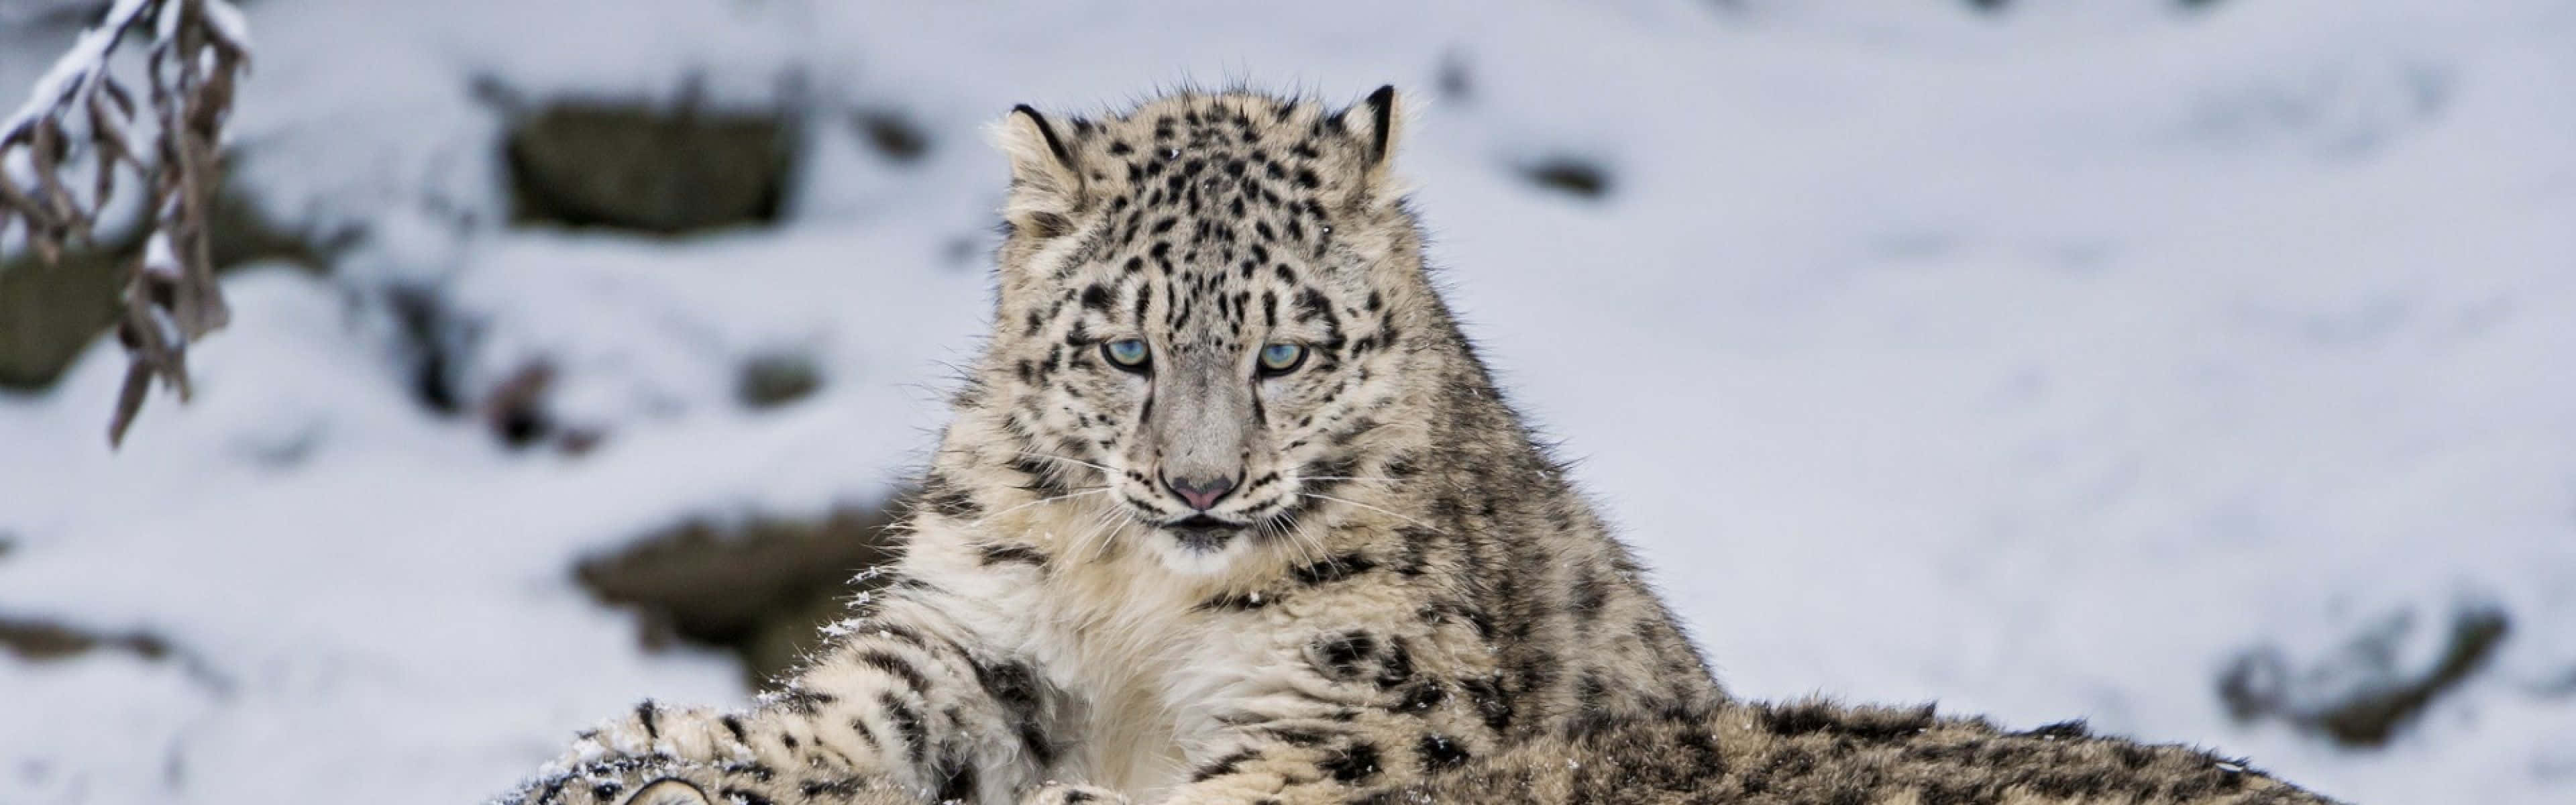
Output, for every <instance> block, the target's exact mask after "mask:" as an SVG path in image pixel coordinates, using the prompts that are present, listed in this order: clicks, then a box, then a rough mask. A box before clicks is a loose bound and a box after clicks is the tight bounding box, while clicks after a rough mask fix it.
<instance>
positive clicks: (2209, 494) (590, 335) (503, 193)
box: [0, 0, 2576, 805]
mask: <svg viewBox="0 0 2576 805" xmlns="http://www.w3.org/2000/svg"><path fill="white" fill-rule="evenodd" d="M105 5H106V4H105V3H103V2H96V1H95V0H0V90H5V94H0V98H6V100H5V103H7V104H8V105H10V106H14V105H15V104H16V103H17V102H18V99H20V98H23V97H24V95H23V94H22V93H23V92H24V91H25V88H26V87H28V86H29V85H30V84H31V83H32V82H33V81H34V80H35V79H36V77H37V76H38V75H40V74H41V73H43V72H44V70H45V69H46V67H47V65H48V64H50V63H51V62H52V61H53V59H54V56H55V54H58V53H60V52H62V50H63V49H64V48H65V47H66V46H67V45H68V44H69V43H70V42H71V40H72V38H73V37H74V36H75V35H76V34H77V33H78V31H79V29H80V27H81V26H82V25H83V24H85V23H86V22H88V21H90V20H92V19H95V18H96V17H97V15H98V13H99V12H100V10H101V9H102V8H103V7H104V6H105ZM241 6H242V7H243V9H244V10H245V11H246V12H247V14H248V17H249V22H250V28H251V35H252V39H253V47H252V72H251V73H250V75H249V77H248V79H247V82H246V83H245V84H244V85H243V86H242V88H241V93H240V100H239V106H238V108H237V114H236V116H235V118H234V120H233V124H232V126H231V129H230V134H229V140H228V142H227V143H226V145H227V150H226V158H227V160H228V166H229V173H228V176H227V182H226V184H225V186H224V187H223V188H222V191H221V193H220V202H221V203H220V205H219V208H218V209H219V214H218V216H217V222H216V232H215V236H214V237H215V245H216V247H217V249H218V254H217V262H219V263H220V264H221V265H222V267H223V270H224V273H223V275H222V276H223V278H224V279H223V282H224V287H225V288H226V292H227V294H228V295H229V296H230V299H231V302H232V305H233V313H234V315H233V323H232V325H231V326H230V327H229V328H228V329H225V330H223V331H221V332H219V333H217V334H215V335H214V336H212V337H211V338H209V339H208V340H206V341H205V342H204V343H203V344H201V345H200V346H199V347H198V348H197V349H196V350H195V351H194V353H193V354H192V355H191V368H192V369H193V370H194V374H195V377H196V381H197V388H196V395H195V398H194V399H193V400H192V401H191V402H189V403H187V404H185V405H181V404H178V403H177V401H176V400H174V399H168V398H163V399H159V400H156V401H155V402H154V403H153V405H152V406H151V407H150V408H148V409H147V410H146V411H145V412H144V413H143V416H142V419H141V421H140V423H139V424H138V425H137V426H136V428H135V430H134V432H133V433H132V434H131V435H130V436H129V437H128V439H127V443H126V445H125V447H124V448H123V449H122V450H121V451H116V452H111V451H110V450H108V449H107V447H106V444H105V439H104V430H105V426H106V423H107V419H108V414H109V411H110V409H111V408H112V402H113V399H114V396H115V393H116V387H117V384H118V382H119V380H120V379H121V376H122V373H123V371H124V358H123V356H122V355H121V354H120V352H119V350H118V348H117V346H116V344H115V343H114V339H113V338H101V337H100V336H101V334H102V333H104V332H105V331H106V330H107V329H108V327H109V325H110V323H111V321H112V320H113V317H114V316H115V315H116V309H117V308H116V301H115V292H116V286H115V277H114V275H113V273H112V272H109V271H107V270H105V269H104V268H102V267H103V266H108V265H112V264H113V263H112V261H115V260H119V259H125V257H124V256H125V255H130V254H132V252H133V250H134V249H135V248H136V245H135V243H134V242H133V239H132V238H131V237H126V238H125V239H123V240H120V239H119V236H118V235H117V234H116V233H115V232H114V231H109V232H106V233H103V234H102V235H101V237H100V238H99V239H98V240H99V242H98V244H97V245H96V246H94V247H91V248H87V249H82V250H77V251H75V252H74V253H73V254H71V255H70V256H69V257H68V258H67V265H66V266H65V267H58V268H46V267H42V266H40V265H38V264H37V263H36V262H34V261H33V260H32V259H31V257H30V256H29V255H28V254H26V249H25V248H24V245H25V244H24V243H23V242H19V241H5V242H0V247H5V248H0V802H5V803H145V802H151V803H160V802H188V803H274V802H345V801H361V800H363V801H367V802H374V803H401V804H408V803H420V804H421V805H429V804H430V803H461V802H472V801H479V800H481V799H482V798H483V797H486V796H489V795H492V794H494V793H497V792H498V791H500V790H502V789H503V788H505V787H507V786H508V785H510V784H511V783H513V782H514V781H515V780H517V779H518V778H519V777H520V776H521V775H523V774H526V773H528V772H529V771H531V770H533V769H534V768H535V766H536V764H538V763H539V762H541V761H543V760H544V759H546V758H548V757H550V756H552V755H553V754H554V753H555V752H556V751H557V749H558V748H559V747H561V746H562V745H563V742H564V741H565V740H566V739H567V737H568V736H569V734H570V733H571V732H572V731H573V730H575V729H578V728H580V727H583V726H586V725H588V724H591V723H593V722H596V721H598V720H600V719H602V718H605V717H607V716H609V715H611V714H613V713H616V712H619V711H621V710H623V709H624V708H627V707H629V706H631V705H632V704H633V702H634V701H635V700H637V699H640V698H643V697H648V696H649V697H654V698H658V699H663V700H666V701H677V702H689V703H706V704H719V705H723V704H739V703H742V702H745V701H746V700H747V699H748V697H749V695H750V692H751V690H752V689H753V685H754V684H755V683H754V680H756V679H758V678H760V677H761V676H762V675H765V674H767V673H770V672H772V671H775V670H777V669H778V668H780V667H781V666H782V665H783V664H784V663H786V662H787V661H788V660H789V658H791V657H792V656H793V654H794V652H795V651H796V650H797V646H798V645H799V644H800V641H804V640H806V639H807V636H808V634H809V633H810V630H811V628H812V625H813V623H814V622H815V621H816V620H817V619H820V618H823V617H826V616H827V615H828V614H829V613H830V612H831V611H832V610H833V608H834V607H835V606H836V600H837V599H838V598H839V597H841V596H844V595H846V594H847V593H848V592H849V588H848V587H847V586H846V585H845V583H844V582H845V580H846V579H848V578H849V577H850V576H851V575H852V574H853V573H854V572H855V571H857V570H859V569H861V568H863V567H866V566H867V565H868V564H869V563H871V562H873V561H876V560H877V559H878V558H879V554H878V553H877V549H876V547H875V543H874V540H875V528H876V526H877V525H879V524H880V523H881V522H882V520H883V517H884V515H883V514H882V512H883V511H884V509H885V507H886V505H887V501H888V499H889V497H890V496H892V495H896V494H899V493H900V489H901V484H902V480H903V479H904V478H905V476H906V475H907V473H908V472H909V471H910V469H911V468H913V467H916V466H918V465H919V464H920V462H921V461H922V459H923V457H924V455H925V453H926V451H927V449H928V448H929V446H930V445H931V442H932V438H933V433H934V431H935V429H936V428H937V427H938V425H939V424H940V422H941V421H942V418H943V411H942V396H943V393H944V391H945V390H946V389H948V388H949V387H950V383H951V378H952V377H953V376H954V375H955V373H956V371H957V370H956V368H955V367H957V366H958V365H961V364H964V363H967V362H969V361H971V360H972V359H973V357H974V349H975V347H976V344H977V343H978V342H977V337H978V333H979V332H980V331H981V330H982V329H983V326H984V317H985V315H986V310H987V305H988V301H987V299H986V293H987V290H988V285H989V282H988V276H987V271H988V259H989V250H990V248H991V247H992V246H993V244H994V238H995V236H994V234H993V231H994V224H995V221H996V216H995V214H994V210H995V209H996V207H997V205H998V203H999V200H1000V197H1001V192H1002V189H1003V185H1004V182H1005V179H1006V176H1005V173H1006V171H1005V167H1004V162H1003V160H1002V159H1001V158H1000V157H999V156H998V155H997V154H995V153H994V152H993V151H992V150H991V149H990V148H989V147H988V146H987V145H986V144H985V142H984V137H983V127H984V126H986V125H987V124H989V123H990V122H992V121H994V120H997V119H999V118H1000V116H1001V115H1002V113H1003V112H1004V111H1005V110H1007V109H1009V108H1010V107H1011V105H1012V104H1016V103H1032V104H1035V105H1037V106H1039V107H1041V108H1044V109H1048V110H1055V111H1063V112H1069V113H1070V112H1100V111H1106V110H1110V109H1115V108H1117V107H1119V106H1120V105H1122V104H1125V103H1127V102H1129V101H1131V100H1134V99H1137V98H1140V97H1144V96H1146V95H1149V94H1152V93H1154V92H1155V91H1157V89H1158V88H1164V87H1171V86H1177V85H1182V84H1197V85H1201V86H1210V85H1216V86H1222V85H1229V84H1232V83H1236V82H1243V83H1247V84H1249V85H1251V86H1254V87H1259V88H1266V89H1271V90H1276V91H1281V92H1307V93H1312V94H1314V95H1317V96H1319V97H1323V98H1328V99H1332V100H1334V101H1336V102H1349V101H1351V100H1355V99H1357V98H1358V97H1360V96H1361V95H1363V94H1365V93H1366V92H1367V91H1369V90H1371V89H1373V88H1375V87H1377V86H1378V85H1380V84H1383V83H1388V82H1393V83H1395V84H1397V85H1398V86H1399V87H1400V88H1401V89H1402V91H1403V92H1404V93H1405V97H1406V99H1407V102H1408V103H1409V104H1410V107H1411V110H1412V111H1413V115H1414V116H1413V118H1412V122H1411V128H1410V129H1409V130H1408V132H1407V138H1406V140H1405V141H1404V142H1403V143H1402V144H1401V149H1402V150H1401V153H1400V155H1399V157H1398V165H1399V169H1400V171H1401V172H1402V173H1404V174H1406V175H1408V176H1410V177H1411V178H1413V179H1414V180H1415V181H1416V182H1417V183H1418V185H1419V186H1420V191H1419V193H1418V194H1417V196H1416V202H1417V206H1418V208H1419V209H1420V210H1421V211H1422V213H1423V216H1424V219H1425V221H1426V224H1427V226H1428V227H1429V230H1430V232H1431V234H1432V238H1433V248H1432V255H1433V258H1434V259H1435V261H1436V262H1437V263H1438V265H1439V267H1440V269H1441V271H1442V272H1443V277H1444V278H1445V281H1446V282H1447V284H1448V285H1449V286H1450V287H1451V288H1452V294H1451V295H1452V299H1453V301H1454V302H1455V304H1456V305H1457V306H1458V307H1459V308H1460V309H1461V311H1462V312H1463V314H1464V316H1465V317H1466V319H1467V321H1468V326H1469V328H1470V331H1471V333H1473V334H1474V335H1475V336H1476V337H1477V338H1478V339H1479V341H1480V343H1481V344H1482V345H1483V347H1484V349H1485V354H1486V357H1487V358H1489V359H1490V360H1491V361H1492V363H1493V364H1494V365H1495V366H1497V367H1498V369H1499V371H1500V372H1501V374H1502V376H1503V379H1504V382H1505V383H1506V384H1507V385H1508V386H1509V387H1510V388H1511V389H1512V390H1513V391H1514V393H1515V395H1516V402H1517V403H1518V404H1519V405H1520V406H1521V407H1522V408H1523V409H1524V410H1526V411H1527V412H1529V413H1530V414H1531V415H1532V416H1533V417H1534V418H1535V419H1536V420H1537V421H1538V422H1540V423H1541V424H1542V425H1543V426H1544V427H1545V428H1546V430H1547V431H1548V433H1549V434H1550V435H1551V436H1552V437H1554V438H1558V439H1562V440H1563V441H1564V447H1563V448H1562V454H1563V455H1565V456H1567V457H1569V458H1572V459H1575V460H1577V461H1578V462H1579V464H1578V468H1577V469H1578V475H1579V477H1580V478H1581V480H1582V481H1583V482H1584V483H1585V484H1586V485H1587V486H1588V488H1589V489H1590V490H1592V492H1593V493H1594V494H1595V495H1596V496H1597V497H1598V498H1599V499H1600V501H1601V502H1602V503H1603V505H1604V507H1605V508H1606V509H1607V511H1608V512H1609V513H1610V515H1611V516H1612V517H1613V518H1614V519H1615V520H1617V521H1618V522H1619V523H1620V524H1621V526H1622V528H1623V529H1624V532H1625V534H1626V536H1627V537H1628V539H1630V540H1631V541H1632V542H1634V543H1635V544H1636V545H1637V546H1639V548H1640V549H1641V550H1642V551H1643V553H1644V554H1645V555H1646V557H1647V559H1648V560H1649V562H1650V564H1651V565H1652V566H1653V567H1654V568H1655V569H1656V571H1657V578H1658V579H1659V581H1660V584H1661V586H1662V588H1663V589H1664V590H1665V592H1666V593H1667V594H1669V595H1670V596H1671V597H1672V598H1673V599H1674V600H1675V601H1676V602H1677V604H1678V606H1679V607H1680V609H1681V611H1682V613H1683V614H1684V615H1685V616H1686V617H1687V618H1688V620H1689V622H1690V625H1691V626H1692V628H1693V629H1694V630H1695V632H1696V634H1697V636H1698V638H1699V640H1700V642H1701V643H1702V645H1703V646H1704V647H1705V649H1706V651H1707V653H1708V655H1709V656H1710V658H1711V659H1712V660H1713V661H1714V662H1715V663H1716V664H1717V666H1718V667H1719V668H1720V669H1721V673H1722V674H1723V676H1724V678H1725V680H1726V681H1727V683H1728V684H1729V685H1730V686H1731V687H1732V688H1733V689H1734V690H1736V691H1737V692H1739V693H1741V694H1744V695H1748V696H1755V697H1765V698H1777V697H1790V696H1800V695H1806V694H1815V693H1822V694H1827V695H1832V696H1835V697H1840V698H1844V699H1848V700H1857V701H1873V702H1918V701H1927V700H1938V701H1939V702H1940V704H1941V706H1942V708H1943V709H1944V710H1947V711H1953V712H1979V713H1986V714H1990V715H1992V716H1993V717H1994V718H1996V719H1998V720H1999V721H2002V722H2004V723H2006V724H2008V725H2014V726H2019V727H2028V726H2035V725H2037V724H2041V723H2046V722H2051V721H2056V720H2060V719H2064V718H2070V717H2084V718H2089V719H2091V720H2092V722H2093V724H2094V725H2095V727H2096V728H2097V729H2100V730H2104V731H2111V732H2117V733H2124V734H2128V735H2132V736H2136V737H2139V738H2142V739H2146V740H2151V741H2159V742H2189V743H2198V744H2203V745H2209V746H2214V747H2218V748H2220V749H2221V750H2223V751H2225V752H2228V753H2233V754H2244V755H2250V756H2251V757H2252V759H2253V762H2254V763H2255V765H2258V766H2261V767H2264V768H2267V769H2271V770H2273V771H2276V772H2278V773H2281V774H2283V775H2285V776H2288V777H2290V778H2292V779H2294V780H2297V781H2299V782H2302V783H2304V784H2306V785H2309V786H2311V787H2314V788H2317V789H2320V790H2322V791H2324V792H2326V793H2329V794H2332V795H2335V796H2338V797H2341V798H2345V799H2349V800H2353V801H2356V802H2362V803H2373V804H2374V805H2376V804H2379V803H2387V804H2389V805H2397V804H2400V803H2428V804H2432V803H2442V804H2447V803H2459V802H2481V803H2555V802H2568V801H2571V799H2576V359H2571V357H2570V356H2571V355H2576V3H2569V2H2564V1H2563V0H2479V2H2474V3H2465V2H2457V0H2372V1H2371V2H2361V1H2359V0H2054V1H2052V0H1867V1H1865V0H1596V1H1593V2H1575V1H1574V0H1552V1H1549V2H1540V1H1538V0H1529V1H1527V2H1465V1H1464V0H1461V1H1459V2H1435V3H1392V2H1375V1H1365V2H1364V1H1361V0H1316V1H1314V2H1304V3H1296V4H1258V5H1238V6H1232V7H1228V8H1219V7H1215V6H1212V5H1209V4H1201V3H1183V2H1167V3H1145V2H1121V3H1036V2H958V3H937V4H933V3H907V2H842V1H840V0H589V1H586V2H561V1H546V2H540V1H538V0H442V2H435V3H427V2H417V0H242V2H241Z"/></svg>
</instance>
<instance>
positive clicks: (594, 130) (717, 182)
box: [505, 103, 797, 235]
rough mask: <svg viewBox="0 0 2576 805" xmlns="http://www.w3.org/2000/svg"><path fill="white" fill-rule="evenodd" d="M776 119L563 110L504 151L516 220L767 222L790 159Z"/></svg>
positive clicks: (638, 108) (528, 118)
mask: <svg viewBox="0 0 2576 805" xmlns="http://www.w3.org/2000/svg"><path fill="white" fill-rule="evenodd" d="M791 122H792V121H790V120H789V119H787V117H786V116H784V115H780V114H775V113H771V114H760V113H741V112H719V111H713V110H706V109H700V108H697V107H696V106H694V105H692V104H686V103H684V104H681V105H680V106H679V108H677V109H657V108H652V107H649V106H644V105H618V104H606V103H566V104H560V105H556V106H552V107H548V108H545V109H541V110H537V111H535V112H533V113H529V114H525V115H521V116H520V119H519V120H518V121H517V122H516V123H515V124H514V125H513V126H512V127H511V130H510V133H509V136H508V142H507V145H506V147H505V151H506V157H507V160H508V165H509V171H510V188H511V196H512V201H513V210H514V213H513V214H514V217H515V218H516V219H517V220H518V221H520V222H521V223H532V224H553V225H560V226H571V227H606V228H612V229H625V230H633V231H638V232H647V233H653V234H661V235H678V234H685V233H690V232H697V231H702V230H708V229H715V228H721V227H729V226H741V225H755V224H766V223H769V222H772V221H775V220H777V218H778V211H779V208H780V205H781V203H782V201H783V200H784V198H785V195H786V192H787V185H788V177H789V176H790V175H792V173H793V171H794V167H795V161H796V152H797V148H796V141H795V137H794V131H795V128H794V126H793V125H791Z"/></svg>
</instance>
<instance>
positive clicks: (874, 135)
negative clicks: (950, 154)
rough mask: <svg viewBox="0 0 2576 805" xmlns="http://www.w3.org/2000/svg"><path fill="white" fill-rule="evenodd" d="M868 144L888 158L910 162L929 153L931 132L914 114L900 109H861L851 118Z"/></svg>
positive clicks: (888, 159)
mask: <svg viewBox="0 0 2576 805" xmlns="http://www.w3.org/2000/svg"><path fill="white" fill-rule="evenodd" d="M852 122H853V123H854V124H856V125H857V126H858V128H859V134H860V135H861V136H863V137H865V138H867V141H868V147H869V148H872V149H874V150H875V151H876V152H877V154H878V155H880V156H883V157H885V158H886V161H888V162H895V163H903V164H909V163H913V162H919V161H921V158H922V157H924V156H928V155H929V154H930V135H929V134H927V133H924V132H923V131H922V130H921V127H920V126H917V125H914V124H913V122H912V119H911V118H907V117H904V116H903V115H902V114H900V113H897V112H891V111H886V110H882V109H872V110H866V111H862V112H859V113H858V115H857V116H856V117H855V118H854V119H853V121H852Z"/></svg>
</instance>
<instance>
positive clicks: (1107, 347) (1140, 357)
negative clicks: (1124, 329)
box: [1100, 338, 1146, 372]
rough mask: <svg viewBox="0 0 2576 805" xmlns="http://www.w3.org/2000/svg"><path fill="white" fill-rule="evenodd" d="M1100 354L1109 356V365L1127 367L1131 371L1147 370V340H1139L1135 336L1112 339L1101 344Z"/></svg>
mask: <svg viewBox="0 0 2576 805" xmlns="http://www.w3.org/2000/svg"><path fill="white" fill-rule="evenodd" d="M1100 355H1101V356H1102V357H1105V358H1108V359H1109V365H1111V366H1115V367H1118V368H1120V369H1125V370H1127V371H1130V372H1141V371H1144V370H1145V358H1146V352H1145V342H1143V341H1138V340H1136V339H1133V338H1122V339H1119V340H1116V341H1111V342H1109V343H1106V344H1102V345H1100Z"/></svg>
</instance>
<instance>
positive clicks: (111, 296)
mask: <svg viewBox="0 0 2576 805" xmlns="http://www.w3.org/2000/svg"><path fill="white" fill-rule="evenodd" d="M133 259H134V258H133V254H132V252H131V250H120V249H112V248H88V249H76V250H70V251H66V252H64V253H63V255H62V257H61V259H60V260H59V261H57V262H55V263H52V264H47V263H46V262H45V261H43V260H41V259H39V258H37V257H36V256H34V255H25V256H21V257H18V258H16V259H12V260H6V261H0V390H8V391H35V390H39V389H43V388H46V387H48V386H52V385H53V384H54V380H55V379H56V378H59V377H61V376H62V373H63V370H65V369H68V368H70V367H71V363H72V360H73V359H74V358H78V357H80V353H81V350H83V349H86V348H87V347H88V346H89V343H90V341H92V340H94V339H96V338H98V337H99V336H100V335H101V334H104V333H106V332H107V330H108V328H109V327H112V326H114V325H115V324H116V320H117V314H118V313H119V312H121V311H123V310H124V309H125V306H124V305H123V304H122V303H120V302H119V301H118V298H119V294H120V293H121V292H122V290H123V287H124V283H125V274H126V271H127V268H126V265H127V264H128V263H130V262H132V261H133Z"/></svg>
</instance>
